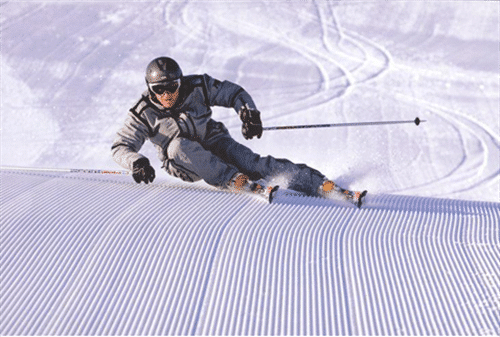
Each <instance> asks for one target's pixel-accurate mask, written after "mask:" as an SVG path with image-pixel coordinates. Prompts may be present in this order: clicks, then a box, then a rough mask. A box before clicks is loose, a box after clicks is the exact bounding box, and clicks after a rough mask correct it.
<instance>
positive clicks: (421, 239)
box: [0, 0, 500, 335]
mask: <svg viewBox="0 0 500 337" xmlns="http://www.w3.org/2000/svg"><path fill="white" fill-rule="evenodd" d="M0 10H1V12H0V15H1V16H0V23H1V34H2V37H1V61H0V62H1V102H0V103H1V165H2V169H1V175H0V177H1V180H0V183H1V191H0V192H1V193H0V197H1V199H0V202H1V207H2V209H1V225H2V231H1V254H0V255H1V271H2V277H1V282H2V283H1V307H2V310H1V312H0V334H2V335H32V334H43V335H52V334H64V335H74V334H85V335H91V334H92V335H96V334H106V335H116V334H127V335H131V334H136V335H165V334H169V335H173V334H178V335H179V334H180V335H191V334H203V335H215V334H226V335H227V334H233V335H234V334H245V335H248V334H250V335H258V334H267V335H283V334H287V335H324V334H327V335H332V334H333V335H367V334H377V335H407V334H409V335H482V334H490V335H491V334H496V335H498V334H500V318H499V317H500V296H499V294H500V288H499V284H500V267H499V266H500V228H499V223H500V203H499V202H500V177H499V173H500V117H499V111H500V97H499V96H500V94H499V89H500V88H499V87H500V86H499V79H500V78H499V50H498V45H499V41H500V30H499V16H500V4H499V3H498V2H495V1H467V2H461V1H446V2H438V1H434V2H427V1H421V2H420V1H408V2H405V1H395V2H390V1H370V2H363V1H352V2H350V1H321V0H320V1H262V2H246V1H236V2H229V1H212V2H205V1H192V2H190V1H172V2H162V1H158V2H118V1H117V2H112V1H106V2H99V1H97V2H88V3H86V2H74V3H72V2H46V3H44V2H32V1H30V2H6V3H2V4H1V9H0ZM162 55H165V56H170V57H173V58H175V59H176V60H177V61H178V62H179V64H180V65H181V67H182V68H183V71H184V73H185V74H194V73H198V74H202V73H208V74H210V75H211V76H213V77H215V78H218V79H221V80H224V79H227V80H230V81H233V82H236V83H238V84H240V85H242V86H243V87H244V88H245V89H247V91H248V92H249V93H250V94H251V95H252V96H253V98H254V100H255V102H256V103H257V105H258V107H259V109H260V111H261V112H262V117H263V123H264V126H280V125H302V124H323V123H345V122H349V123H350V122H367V121H392V120H414V119H415V117H417V116H418V117H420V119H422V120H426V122H425V123H422V124H421V125H420V126H418V127H417V126H415V125H412V124H402V125H389V126H367V127H358V128H354V127H348V128H325V129H301V130H293V131H267V132H265V133H264V135H263V137H262V138H261V139H259V140H257V139H255V140H251V141H246V140H244V139H243V137H242V135H241V132H240V128H241V123H240V121H239V118H238V117H237V115H236V114H235V112H234V111H233V110H230V109H224V108H214V109H213V110H214V119H216V120H219V121H222V122H224V123H225V124H226V126H227V127H228V128H229V130H230V132H231V134H232V136H233V137H234V138H235V139H237V140H238V141H240V142H242V143H244V144H245V145H247V146H249V147H250V148H252V149H253V150H254V151H256V152H258V153H261V154H263V155H267V154H271V155H274V156H276V157H284V158H288V159H291V160H292V161H295V162H298V163H307V164H309V165H310V166H312V167H314V168H316V169H318V170H320V171H321V172H323V173H324V174H325V175H327V176H328V177H330V178H332V179H333V180H335V181H336V182H338V183H339V184H341V185H343V186H344V187H347V188H351V189H356V190H361V189H368V190H369V191H370V194H369V196H368V198H367V204H366V208H365V209H362V210H357V209H355V208H353V207H350V206H349V205H345V204H343V203H342V202H340V201H338V200H323V199H316V198H307V197H303V196H297V195H295V194H293V192H290V191H286V189H283V191H282V193H280V194H279V195H278V198H277V200H276V204H272V205H269V204H267V203H265V202H262V201H260V200H258V199H256V197H252V196H248V195H238V194H231V193H227V192H221V191H219V190H216V189H214V188H211V187H209V186H208V185H206V184H205V183H202V182H201V183H196V184H187V183H183V182H180V181H178V180H175V179H174V178H171V177H169V176H168V175H167V174H166V173H165V172H162V170H161V168H160V166H161V163H159V162H158V160H156V153H155V152H156V151H155V150H154V149H153V147H152V146H151V145H148V144H147V145H145V147H144V148H143V150H142V152H143V154H145V155H146V156H148V157H149V158H150V159H151V162H152V164H153V166H154V167H155V169H156V173H157V180H155V183H154V184H152V185H148V186H145V185H137V184H135V183H134V182H133V180H132V178H131V177H130V175H112V174H94V173H82V172H81V173H69V172H66V171H55V169H61V168H74V169H101V170H120V169H121V168H120V167H119V166H118V165H117V164H116V163H114V162H113V160H112V159H111V157H110V147H111V143H112V141H113V138H114V136H115V133H116V131H117V130H118V129H119V128H120V127H121V125H122V123H123V121H124V119H125V115H126V113H127V111H128V109H129V108H130V107H131V106H132V105H133V104H134V103H135V101H136V100H137V99H138V98H139V95H140V94H141V93H142V92H143V91H144V90H145V83H144V70H145V67H146V65H147V64H148V62H149V61H150V60H151V59H153V58H155V57H158V56H162ZM6 167H11V168H6ZM12 167H29V168H51V169H52V170H49V171H33V170H19V169H13V168H12Z"/></svg>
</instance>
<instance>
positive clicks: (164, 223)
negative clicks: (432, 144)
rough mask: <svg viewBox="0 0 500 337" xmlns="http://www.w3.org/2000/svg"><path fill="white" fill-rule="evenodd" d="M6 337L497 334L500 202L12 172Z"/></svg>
mask: <svg viewBox="0 0 500 337" xmlns="http://www.w3.org/2000/svg"><path fill="white" fill-rule="evenodd" d="M0 177H1V179H2V194H1V197H2V200H1V201H2V205H3V210H2V310H1V312H0V333H1V334H2V335H75V334H76V335H147V336H152V335H154V336H157V335H192V334H195V335H200V334H201V335H209V336H211V335H292V336H296V335H309V336H310V335H398V336H401V335H412V336H415V335H426V336H427V335H440V336H445V335H484V334H488V335H498V334H500V315H499V313H500V228H499V226H498V223H499V222H500V205H499V204H498V203H492V202H480V201H463V200H453V199H437V198H429V197H410V196H397V195H375V196H371V197H370V198H369V199H368V200H367V203H366V208H365V209H361V210H358V209H357V208H355V207H354V206H351V205H349V204H345V203H344V204H343V205H342V204H341V203H340V202H339V201H337V200H324V199H316V198H311V197H300V196H297V195H296V193H295V194H294V193H292V192H291V191H284V193H281V194H278V196H277V198H276V201H275V202H273V204H268V203H267V202H265V201H262V200H259V199H258V197H256V196H251V195H239V194H236V193H229V192H221V191H218V190H215V189H207V188H200V187H198V188H186V185H178V186H172V185H171V184H153V185H148V186H146V185H140V186H138V185H136V183H135V182H133V181H131V179H130V176H123V175H119V176H116V177H115V176H110V175H99V174H96V175H91V174H77V173H61V172H29V171H22V172H21V171H8V170H2V171H1V175H0Z"/></svg>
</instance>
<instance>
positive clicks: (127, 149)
mask: <svg viewBox="0 0 500 337" xmlns="http://www.w3.org/2000/svg"><path fill="white" fill-rule="evenodd" d="M147 136H148V127H147V126H146V125H145V124H144V122H143V121H141V120H140V119H139V117H137V116H136V115H135V114H134V113H132V112H129V113H128V116H127V119H126V120H125V124H124V125H123V127H122V128H121V129H120V130H119V131H118V134H117V136H116V138H115V140H114V142H113V146H112V147H111V154H112V156H113V159H114V160H115V162H117V163H118V164H119V165H121V166H122V167H124V168H126V169H128V170H131V171H132V169H133V164H134V162H135V161H136V160H137V159H140V158H144V156H143V155H141V154H140V153H139V150H140V149H141V147H142V145H143V144H144V142H145V141H146V138H147Z"/></svg>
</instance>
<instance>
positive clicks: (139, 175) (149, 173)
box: [132, 158, 155, 184]
mask: <svg viewBox="0 0 500 337" xmlns="http://www.w3.org/2000/svg"><path fill="white" fill-rule="evenodd" d="M132 177H133V178H134V180H135V182H136V183H138V184H140V183H141V181H144V182H145V183H146V184H148V183H150V182H153V180H154V179H155V170H154V168H152V167H151V165H150V164H149V159H148V158H141V159H137V160H136V161H135V162H134V165H133V171H132Z"/></svg>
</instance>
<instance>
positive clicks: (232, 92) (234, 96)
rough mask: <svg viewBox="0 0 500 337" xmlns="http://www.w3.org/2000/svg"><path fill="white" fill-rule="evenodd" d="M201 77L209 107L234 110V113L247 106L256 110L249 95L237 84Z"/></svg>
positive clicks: (207, 76) (205, 76)
mask: <svg viewBox="0 0 500 337" xmlns="http://www.w3.org/2000/svg"><path fill="white" fill-rule="evenodd" d="M203 77H204V80H205V84H206V87H207V91H208V93H207V95H208V101H209V103H210V106H215V105H217V106H223V107H227V108H234V110H235V111H236V112H239V111H240V108H241V107H242V106H244V105H245V104H248V105H249V106H250V108H252V109H257V107H256V106H255V103H254V101H253V99H252V97H251V96H250V94H249V93H248V92H246V91H245V89H243V88H242V87H241V86H239V85H238V84H235V83H233V82H229V81H223V82H221V81H219V80H217V79H215V78H213V77H210V76H209V75H207V74H205V75H203Z"/></svg>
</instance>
